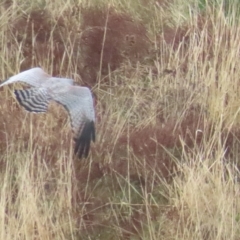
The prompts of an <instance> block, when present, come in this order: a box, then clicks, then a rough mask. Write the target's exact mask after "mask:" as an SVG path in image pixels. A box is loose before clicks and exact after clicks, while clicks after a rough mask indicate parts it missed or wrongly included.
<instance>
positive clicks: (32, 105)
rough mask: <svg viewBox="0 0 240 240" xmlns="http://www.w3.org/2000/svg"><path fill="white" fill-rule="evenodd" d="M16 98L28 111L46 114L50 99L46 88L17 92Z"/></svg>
mask: <svg viewBox="0 0 240 240" xmlns="http://www.w3.org/2000/svg"><path fill="white" fill-rule="evenodd" d="M14 93H15V96H16V98H17V100H18V102H19V103H20V105H21V106H23V107H24V108H25V109H26V110H27V111H29V112H35V113H39V112H46V111H47V109H48V103H49V101H50V97H49V96H48V93H47V91H46V89H44V88H29V89H24V90H15V91H14Z"/></svg>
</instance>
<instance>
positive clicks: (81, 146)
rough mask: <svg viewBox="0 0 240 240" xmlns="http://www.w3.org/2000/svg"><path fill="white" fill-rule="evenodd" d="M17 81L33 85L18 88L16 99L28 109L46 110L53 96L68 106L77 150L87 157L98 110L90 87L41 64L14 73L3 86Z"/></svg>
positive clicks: (58, 101) (37, 111)
mask: <svg viewBox="0 0 240 240" xmlns="http://www.w3.org/2000/svg"><path fill="white" fill-rule="evenodd" d="M15 82H23V83H26V84H28V85H30V86H31V87H30V88H28V89H25V90H15V96H16V99H17V100H18V102H19V104H20V105H21V106H23V107H24V108H25V109H26V110H27V111H30V112H35V113H41V112H46V111H47V109H48V104H49V102H50V101H51V100H52V101H55V102H57V103H59V104H61V105H63V106H64V108H65V109H66V110H67V112H68V114H69V116H70V119H71V127H72V130H73V133H74V140H75V149H74V153H75V154H77V155H78V156H79V157H80V158H81V157H82V156H84V157H87V156H88V153H89V149H90V143H91V141H95V113H94V106H93V99H92V95H91V92H90V90H89V88H87V87H80V86H74V85H73V80H72V79H68V78H57V77H51V76H50V75H48V74H47V73H45V72H44V71H43V70H42V69H41V68H32V69H29V70H27V71H24V72H21V73H19V74H17V75H15V76H12V77H11V78H9V79H8V80H6V81H5V82H3V83H2V84H0V87H2V86H4V85H7V84H11V83H15Z"/></svg>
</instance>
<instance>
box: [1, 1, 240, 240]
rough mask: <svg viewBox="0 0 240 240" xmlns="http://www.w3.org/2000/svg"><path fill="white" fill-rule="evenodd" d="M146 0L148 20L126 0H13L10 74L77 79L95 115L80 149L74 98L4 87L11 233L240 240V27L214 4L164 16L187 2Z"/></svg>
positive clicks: (5, 220)
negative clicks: (87, 90)
mask: <svg viewBox="0 0 240 240" xmlns="http://www.w3.org/2000/svg"><path fill="white" fill-rule="evenodd" d="M90 2H91V1H90ZM116 2H117V1H116ZM140 2H141V3H142V4H140V5H139V6H134V7H136V9H140V10H141V11H142V12H141V13H144V14H145V15H144V14H143V16H142V18H141V17H139V16H141V14H140V13H138V14H136V16H135V15H134V14H132V15H131V14H130V13H132V12H134V10H135V9H134V8H130V7H132V5H131V4H133V2H131V3H129V4H130V5H128V3H127V2H124V1H123V2H121V4H120V2H119V5H118V4H116V5H114V4H112V5H108V6H107V5H106V4H100V3H99V5H96V4H86V3H85V4H84V3H82V4H76V3H72V4H67V5H64V4H63V3H60V1H59V4H62V5H61V6H62V9H56V10H55V9H54V8H52V7H49V6H50V5H51V4H50V3H49V6H45V7H41V6H38V4H37V3H32V4H33V5H31V6H30V7H29V8H27V9H25V10H24V11H23V9H24V5H22V4H23V3H21V2H20V1H17V0H15V1H4V3H3V4H2V8H3V9H4V10H2V8H0V9H1V11H2V18H1V19H2V21H3V19H7V20H6V21H3V24H2V25H1V24H0V25H1V26H3V29H2V32H1V35H0V39H1V41H0V51H1V56H2V58H1V60H0V73H1V76H2V77H4V78H6V77H8V76H10V75H11V74H12V73H13V72H17V71H18V70H25V69H28V68H30V67H33V66H41V67H43V68H45V69H46V71H48V72H51V73H52V74H53V75H60V76H65V77H72V78H74V79H75V80H76V81H77V82H79V83H82V84H83V85H86V86H89V87H91V88H92V89H93V92H94V95H95V98H96V114H97V121H96V127H97V141H96V143H95V144H94V145H93V146H92V148H91V154H90V157H89V158H88V159H87V160H86V161H85V160H83V161H79V160H77V159H75V158H74V157H73V154H72V144H73V143H72V142H71V141H70V139H71V137H72V136H71V132H70V127H69V120H68V119H66V116H67V114H66V113H65V111H64V109H63V108H61V107H60V106H57V105H55V104H52V105H51V106H50V107H49V113H48V114H43V115H31V114H28V113H26V112H24V111H23V109H22V108H20V106H18V104H17V103H16V101H15V100H14V99H13V98H12V94H11V92H12V91H10V90H8V89H7V88H4V89H3V90H0V93H1V96H0V99H1V102H2V105H1V107H0V109H1V111H0V119H1V127H0V152H1V158H0V173H1V174H0V180H1V182H2V185H1V189H2V190H1V199H2V200H1V201H0V206H1V207H2V209H3V211H2V213H0V215H1V217H0V219H1V218H2V220H1V221H2V222H1V224H2V226H6V229H5V230H4V229H3V228H2V230H0V233H1V236H5V237H6V239H13V238H14V239H15V238H16V239H17V238H19V236H21V238H29V239H138V238H139V239H170V238H171V239H225V238H226V236H228V238H229V239H233V240H235V239H238V236H239V235H238V233H239V230H237V229H239V210H240V205H239V203H238V201H237V200H236V199H237V197H238V194H239V190H238V185H236V181H238V179H239V177H238V167H239V161H238V157H239V147H238V145H239V138H240V132H239V124H238V121H239V111H238V108H239V107H238V106H239V100H238V91H239V81H238V77H237V76H238V65H237V62H238V61H236V59H237V57H238V55H239V44H238V42H239V41H238V39H239V38H238V36H239V29H238V27H236V26H233V25H231V24H227V23H226V21H227V20H226V19H225V18H224V15H221V14H220V13H218V14H216V13H215V12H212V14H213V15H212V16H211V15H209V13H208V12H206V13H200V12H198V13H196V14H195V15H194V17H192V18H190V21H185V22H184V23H183V24H179V23H178V22H175V23H174V21H173V20H171V21H170V22H169V19H171V16H168V17H166V18H165V19H162V22H159V21H160V19H161V17H162V18H163V17H164V15H161V16H160V14H163V10H164V12H167V13H168V14H170V13H174V12H175V13H176V12H177V11H180V9H178V7H177V6H176V7H175V9H174V6H175V5H174V4H177V3H175V2H174V1H171V2H167V1H150V2H151V4H150V3H149V2H146V1H140ZM34 4H35V5H34ZM42 4H43V3H42ZM55 4H57V3H55ZM124 4H126V8H124V6H125V5H124ZM189 4H190V3H189ZM148 5H149V6H148ZM56 6H57V5H56ZM211 11H214V9H211ZM219 11H220V10H219ZM146 16H147V17H146ZM179 16H181V15H180V14H179ZM179 18H180V17H179ZM146 19H147V20H146ZM186 19H187V17H186ZM14 87H18V86H14ZM10 88H11V89H12V87H10ZM226 205H227V206H228V208H225V206H226ZM217 222H219V225H218V224H217ZM226 222H227V223H229V224H225V223H226ZM230 223H231V224H230ZM223 225H224V226H223ZM1 231H2V232H1ZM10 233H11V234H10ZM230 233H231V234H230ZM9 234H10V235H11V236H10V235H9ZM229 236H230V237H229Z"/></svg>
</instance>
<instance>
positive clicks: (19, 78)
mask: <svg viewBox="0 0 240 240" xmlns="http://www.w3.org/2000/svg"><path fill="white" fill-rule="evenodd" d="M50 77H51V76H50V75H48V74H47V73H46V72H44V71H43V70H42V68H38V67H36V68H31V69H29V70H26V71H23V72H20V73H19V74H17V75H14V76H12V77H10V78H9V79H8V80H6V81H4V82H3V83H2V84H0V87H2V86H4V85H7V84H10V83H15V82H23V83H26V84H28V85H30V86H33V87H40V86H41V85H42V83H43V82H44V81H46V80H48V79H49V78H50Z"/></svg>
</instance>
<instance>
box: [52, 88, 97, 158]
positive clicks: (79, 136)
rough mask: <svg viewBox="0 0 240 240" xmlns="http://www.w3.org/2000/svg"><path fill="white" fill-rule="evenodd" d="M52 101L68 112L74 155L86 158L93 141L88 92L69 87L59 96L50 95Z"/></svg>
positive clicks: (93, 131)
mask: <svg viewBox="0 0 240 240" xmlns="http://www.w3.org/2000/svg"><path fill="white" fill-rule="evenodd" d="M51 97H52V99H53V100H54V101H56V102H58V103H60V104H61V105H63V106H64V107H65V109H66V110H67V111H68V113H69V115H70V119H71V126H72V130H73V133H74V135H75V137H74V140H75V142H76V145H75V150H74V152H75V154H77V155H78V156H79V158H81V157H82V156H84V157H87V156H88V153H89V149H90V143H91V141H95V125H94V122H95V113H94V106H93V99H92V94H91V92H90V90H89V89H88V88H86V87H79V86H70V87H69V88H67V90H66V91H65V92H61V94H57V92H56V93H52V94H51Z"/></svg>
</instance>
